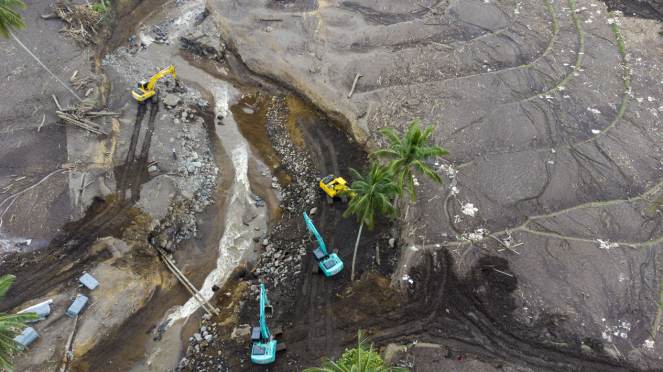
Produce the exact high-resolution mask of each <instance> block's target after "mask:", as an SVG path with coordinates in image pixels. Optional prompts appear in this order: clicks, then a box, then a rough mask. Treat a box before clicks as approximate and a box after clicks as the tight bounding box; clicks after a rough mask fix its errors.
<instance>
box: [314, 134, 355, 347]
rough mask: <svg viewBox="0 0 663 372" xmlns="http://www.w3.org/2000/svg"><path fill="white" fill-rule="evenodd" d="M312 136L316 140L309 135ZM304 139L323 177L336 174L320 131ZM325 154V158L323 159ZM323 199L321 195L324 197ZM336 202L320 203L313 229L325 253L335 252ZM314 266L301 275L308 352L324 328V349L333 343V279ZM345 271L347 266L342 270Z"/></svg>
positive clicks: (338, 215)
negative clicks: (322, 244) (305, 308)
mask: <svg viewBox="0 0 663 372" xmlns="http://www.w3.org/2000/svg"><path fill="white" fill-rule="evenodd" d="M312 132H313V133H315V139H314V138H313V136H312ZM305 137H306V139H307V142H308V144H309V145H310V146H311V147H313V149H314V153H315V155H316V157H317V158H318V162H317V164H318V169H319V171H320V172H321V174H322V176H323V177H324V176H325V175H326V174H328V173H329V170H331V171H332V172H333V173H334V174H335V175H338V174H339V171H338V161H337V159H336V151H334V147H333V145H332V144H331V142H330V141H329V139H327V138H326V137H325V136H324V135H322V133H321V132H320V131H319V130H312V128H310V127H309V128H307V129H306V134H305ZM320 141H322V143H324V147H325V151H323V149H322V146H320ZM325 155H327V156H325ZM323 197H324V196H323ZM338 204H339V201H338V200H337V201H336V203H334V205H333V206H329V205H328V204H327V203H326V202H324V203H322V207H321V209H322V212H321V213H320V217H319V218H314V220H317V223H316V228H317V229H318V232H319V233H320V235H321V236H322V238H323V239H324V241H325V245H326V247H327V250H328V251H331V250H333V249H335V247H336V246H335V244H334V243H335V238H336V234H335V231H336V230H337V226H338V225H339V221H340V218H341V215H342V212H341V210H340V209H339V208H338ZM316 265H317V263H316V262H315V261H314V260H313V259H312V258H309V259H307V260H306V264H305V265H304V272H305V273H307V275H306V281H305V284H304V296H305V297H306V296H307V292H310V293H309V295H310V297H309V298H308V304H307V308H308V336H307V338H306V339H305V340H303V342H306V345H307V348H308V351H309V352H312V353H315V352H320V351H321V350H320V349H319V348H318V349H317V350H314V349H313V348H314V347H315V346H318V347H319V345H320V343H319V342H318V340H319V339H320V338H321V336H320V333H321V331H322V330H323V329H324V341H325V342H324V345H325V348H324V350H329V349H331V348H332V341H333V329H334V325H333V319H332V309H331V305H332V293H333V291H334V283H335V281H334V279H335V278H334V277H326V276H325V275H324V274H323V273H322V272H320V271H319V270H315V273H314V271H313V270H314V268H315V266H316ZM344 268H345V269H346V270H347V265H345V267H344Z"/></svg>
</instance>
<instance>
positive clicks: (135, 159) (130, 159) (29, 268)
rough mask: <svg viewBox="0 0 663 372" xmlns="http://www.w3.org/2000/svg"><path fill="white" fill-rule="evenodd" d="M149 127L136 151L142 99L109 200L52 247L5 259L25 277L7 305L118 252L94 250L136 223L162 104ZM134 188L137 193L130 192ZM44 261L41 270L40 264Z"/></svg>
mask: <svg viewBox="0 0 663 372" xmlns="http://www.w3.org/2000/svg"><path fill="white" fill-rule="evenodd" d="M150 106H151V107H150V115H149V120H148V123H147V130H146V131H145V135H144V138H143V142H142V146H141V151H140V153H138V154H135V151H136V147H137V144H138V142H139V141H140V134H141V128H142V123H143V121H144V116H145V113H146V111H147V107H146V105H138V109H137V112H136V120H135V122H134V129H133V133H132V136H131V142H130V150H129V152H128V153H127V158H126V159H125V163H124V164H122V165H119V166H117V167H116V169H115V174H119V175H120V176H119V177H118V180H117V192H116V193H115V194H112V195H109V196H108V197H106V200H105V201H102V200H99V199H95V200H94V201H93V203H92V205H91V206H90V207H89V208H88V210H87V212H86V215H85V216H84V217H83V218H81V219H79V220H78V221H74V222H70V223H68V224H67V225H65V226H64V228H63V230H64V232H63V233H62V234H60V235H58V236H56V237H55V238H54V239H53V240H52V242H51V244H50V245H49V246H48V248H46V249H43V250H40V251H37V252H36V253H35V254H32V253H30V254H15V255H13V256H11V257H8V258H7V262H5V263H4V264H3V272H4V273H7V274H13V275H15V276H16V277H20V278H21V280H20V281H17V282H16V283H15V284H14V285H13V286H12V288H11V289H10V290H9V292H8V295H7V298H6V299H5V301H3V303H2V305H0V306H1V309H2V310H3V311H4V310H8V309H11V308H13V307H15V306H18V305H20V304H21V303H24V302H25V301H28V300H30V299H33V298H39V297H40V296H43V295H45V294H46V293H48V292H51V291H52V290H54V289H56V288H57V287H58V286H60V285H66V283H68V282H69V281H71V280H72V279H75V278H76V277H77V276H78V275H80V273H81V272H82V271H83V270H85V269H86V268H89V267H90V266H93V265H94V264H96V263H97V262H100V261H103V260H106V259H108V258H110V257H111V256H112V253H111V252H109V251H107V250H101V251H95V250H92V249H91V248H92V246H93V245H94V241H95V240H97V239H98V238H100V237H104V236H113V237H116V238H121V237H122V234H123V230H124V229H125V228H126V227H128V226H130V225H131V222H132V221H133V218H134V217H135V215H137V214H138V213H140V212H138V211H133V210H132V208H133V205H134V203H135V202H136V200H138V197H139V196H140V187H141V185H142V184H143V183H144V182H146V181H147V177H148V175H147V159H148V152H149V147H150V144H151V139H152V133H153V131H154V125H155V119H156V114H157V112H158V111H159V105H158V104H153V105H150ZM127 190H130V192H131V196H130V197H129V198H125V193H126V191H127ZM34 265H38V267H39V270H35V269H34Z"/></svg>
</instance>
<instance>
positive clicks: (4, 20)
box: [0, 0, 81, 101]
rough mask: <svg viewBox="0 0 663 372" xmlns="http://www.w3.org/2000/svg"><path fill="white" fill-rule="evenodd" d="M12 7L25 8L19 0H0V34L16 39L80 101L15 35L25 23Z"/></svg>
mask: <svg viewBox="0 0 663 372" xmlns="http://www.w3.org/2000/svg"><path fill="white" fill-rule="evenodd" d="M13 7H18V8H20V9H25V4H23V2H21V1H19V0H0V35H2V36H4V37H5V39H9V36H11V37H13V38H14V40H16V42H17V43H18V44H19V45H20V46H21V47H22V48H23V49H25V51H26V52H28V54H30V55H31V56H32V58H34V59H35V60H36V61H37V62H39V64H40V65H41V67H43V68H44V69H45V70H46V71H48V73H49V74H51V75H52V76H53V77H54V78H55V80H57V81H59V82H60V84H62V86H63V87H65V88H66V89H67V90H68V91H69V92H71V94H73V95H74V97H76V98H77V99H78V100H79V101H81V97H79V96H78V95H77V94H76V93H74V91H73V90H71V88H69V87H68V86H67V84H65V83H63V82H62V80H60V78H58V77H57V76H55V74H54V73H53V72H51V70H49V69H48V67H46V65H44V63H43V62H42V61H40V60H39V58H37V56H35V55H34V54H32V52H31V51H30V50H29V49H28V47H26V46H25V45H23V43H22V42H21V40H19V39H18V38H17V37H16V35H15V32H16V31H18V30H20V29H23V28H25V24H24V23H23V21H22V20H21V15H20V14H18V13H16V12H15V11H13V10H12V8H13Z"/></svg>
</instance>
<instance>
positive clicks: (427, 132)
mask: <svg viewBox="0 0 663 372" xmlns="http://www.w3.org/2000/svg"><path fill="white" fill-rule="evenodd" d="M434 130H435V127H434V126H432V125H429V126H427V127H426V129H424V132H423V133H422V134H421V140H422V141H424V142H425V141H426V140H428V136H430V134H431V133H433V131H434ZM424 144H425V143H424Z"/></svg>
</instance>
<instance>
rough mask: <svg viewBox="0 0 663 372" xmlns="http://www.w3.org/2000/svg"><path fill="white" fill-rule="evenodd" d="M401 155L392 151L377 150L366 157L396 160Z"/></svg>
mask: <svg viewBox="0 0 663 372" xmlns="http://www.w3.org/2000/svg"><path fill="white" fill-rule="evenodd" d="M400 156H401V154H399V153H398V152H396V151H393V150H378V151H375V152H372V153H370V154H369V155H368V157H369V158H384V159H398V158H400Z"/></svg>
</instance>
